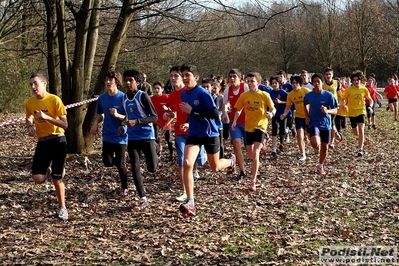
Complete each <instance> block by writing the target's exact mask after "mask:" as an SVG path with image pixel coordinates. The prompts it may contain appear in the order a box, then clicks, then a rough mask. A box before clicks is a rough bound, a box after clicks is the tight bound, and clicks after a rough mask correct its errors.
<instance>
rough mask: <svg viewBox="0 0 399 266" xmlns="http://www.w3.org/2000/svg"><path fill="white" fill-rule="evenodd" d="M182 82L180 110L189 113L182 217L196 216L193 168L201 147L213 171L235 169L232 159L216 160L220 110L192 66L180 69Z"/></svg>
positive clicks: (217, 156) (181, 206) (181, 208)
mask: <svg viewBox="0 0 399 266" xmlns="http://www.w3.org/2000/svg"><path fill="white" fill-rule="evenodd" d="M181 73H182V77H183V83H184V85H186V88H187V89H186V90H185V91H183V92H182V94H181V95H180V98H181V99H182V102H181V103H180V104H179V106H180V109H181V110H182V111H183V112H185V113H187V114H188V122H189V128H188V137H187V141H186V146H185V147H184V165H183V178H184V181H185V182H184V185H185V187H186V192H187V202H186V203H185V204H181V205H180V207H179V209H180V211H181V212H182V213H183V214H185V215H195V214H196V210H197V209H196V207H195V204H194V181H193V166H194V163H195V160H196V158H197V155H198V152H199V151H200V146H202V145H204V147H205V151H206V152H207V156H208V162H209V165H210V167H211V169H212V171H213V172H216V171H219V170H221V169H224V168H227V167H232V168H233V170H234V168H235V162H236V159H235V156H234V155H232V157H231V159H223V158H222V159H219V148H220V144H219V131H218V127H217V125H216V123H215V119H219V111H218V109H217V108H216V105H215V102H214V100H213V98H212V95H211V93H210V92H209V91H207V90H205V89H204V88H202V87H201V86H199V85H198V84H197V82H198V79H199V72H198V70H197V67H196V66H194V65H188V64H184V65H182V66H181Z"/></svg>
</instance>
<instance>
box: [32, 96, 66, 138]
mask: <svg viewBox="0 0 399 266" xmlns="http://www.w3.org/2000/svg"><path fill="white" fill-rule="evenodd" d="M25 108H26V117H27V118H29V117H31V116H32V115H33V116H34V121H35V127H36V136H37V138H38V139H40V138H43V137H48V136H51V135H58V134H60V133H64V129H63V128H61V127H57V126H55V125H53V124H51V123H50V122H47V121H45V120H42V119H39V118H38V117H37V116H36V114H35V111H36V110H39V111H42V112H43V113H45V114H46V115H48V116H51V117H53V118H55V119H60V117H61V116H63V115H66V114H67V112H66V109H65V106H64V104H63V103H62V101H61V99H60V98H59V97H58V96H56V95H54V94H51V93H46V95H45V96H44V98H43V99H37V98H36V96H33V97H32V98H30V99H28V100H27V101H26V104H25Z"/></svg>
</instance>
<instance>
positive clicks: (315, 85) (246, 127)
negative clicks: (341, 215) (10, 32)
mask: <svg viewBox="0 0 399 266" xmlns="http://www.w3.org/2000/svg"><path fill="white" fill-rule="evenodd" d="M169 74H170V80H169V81H170V83H171V84H172V86H173V88H174V89H173V91H172V92H171V93H170V94H164V93H163V91H164V85H163V83H161V82H155V83H154V84H153V91H154V93H153V95H152V96H151V97H150V96H149V95H148V94H147V93H145V92H143V91H141V90H140V89H139V88H140V86H139V85H140V82H141V74H140V73H139V72H138V71H135V70H126V71H125V72H124V73H123V76H122V75H121V74H120V73H119V72H118V71H115V70H110V71H108V72H107V73H106V75H105V86H106V88H107V91H106V92H105V93H103V94H102V95H100V97H99V98H98V102H97V109H96V112H97V118H96V120H95V122H94V125H93V126H92V128H91V133H92V134H98V133H99V129H100V124H101V123H102V159H103V163H104V165H105V166H106V167H112V166H114V165H115V166H116V167H117V169H118V172H119V176H120V183H121V186H120V189H119V194H120V196H122V197H125V196H127V195H128V194H129V189H128V171H127V166H126V155H125V154H126V151H127V152H128V154H129V158H130V163H131V168H132V175H133V180H134V184H135V188H136V191H137V193H138V195H139V197H140V199H139V201H138V204H137V205H136V206H135V209H136V210H143V209H145V208H147V207H148V206H149V202H148V200H147V197H146V192H145V188H144V183H143V178H142V174H141V169H140V158H141V154H144V156H145V162H146V169H147V170H148V171H149V172H155V171H156V170H157V168H158V161H159V159H160V158H161V157H160V156H159V155H160V154H161V152H162V150H163V147H162V143H163V141H162V140H161V139H160V135H163V136H164V138H165V142H166V143H167V147H168V154H167V155H168V156H163V157H162V158H163V159H166V160H168V161H171V162H173V161H174V150H175V151H176V154H177V163H178V172H179V177H180V183H181V193H179V195H178V196H177V197H176V200H177V201H181V202H182V204H181V205H180V206H179V210H180V212H181V213H182V214H184V215H195V214H196V205H195V202H194V180H195V178H199V172H198V169H197V167H198V165H204V164H205V162H206V161H207V162H208V163H209V165H210V168H211V169H212V171H213V172H216V171H220V170H222V169H227V173H228V174H229V175H232V174H234V173H235V172H236V165H237V166H238V170H239V175H238V176H239V177H240V178H244V177H246V176H247V170H246V168H245V163H244V154H243V151H242V145H243V144H244V146H245V151H246V154H247V156H248V158H249V159H250V160H251V171H250V173H251V181H250V182H249V190H251V191H256V190H257V186H256V182H257V175H258V169H259V166H260V161H259V157H260V153H261V152H262V151H267V145H268V144H267V142H266V140H267V139H268V138H269V135H268V133H267V129H268V124H269V123H270V124H271V139H272V149H271V153H270V154H271V156H272V158H276V157H277V148H278V149H279V150H280V151H283V150H284V149H285V147H284V145H285V143H286V142H287V141H288V136H289V134H290V132H291V134H292V135H293V136H294V137H296V139H297V143H298V148H299V154H298V160H300V161H305V160H306V159H307V156H306V152H305V151H306V150H305V143H306V141H305V139H308V140H309V141H310V145H311V147H312V148H313V151H314V152H315V153H316V154H319V161H318V165H317V169H316V170H317V171H318V173H320V174H321V175H325V174H326V172H325V170H324V162H325V160H326V157H327V155H328V149H332V148H334V145H335V142H338V143H342V142H343V136H342V133H341V129H342V127H345V123H344V122H345V121H346V117H349V119H350V125H351V128H352V131H353V133H354V134H356V135H357V136H358V143H357V147H358V149H357V151H356V155H357V156H362V155H363V154H364V149H363V145H364V129H365V125H366V117H367V118H368V119H370V120H369V122H368V123H369V127H370V128H371V127H372V128H374V129H375V128H376V125H375V116H374V114H375V105H376V101H377V98H376V97H381V98H382V96H381V95H380V94H378V92H377V91H376V86H375V80H374V78H373V77H369V78H368V79H365V77H364V75H363V73H362V72H361V71H354V72H353V73H352V74H351V76H350V82H351V85H350V86H346V85H345V84H341V82H339V81H338V80H336V79H334V78H333V74H334V72H333V69H331V68H327V69H326V70H325V71H324V74H319V73H316V74H313V75H312V77H311V78H309V76H308V73H307V71H302V73H301V74H300V75H293V76H291V77H290V79H289V80H288V77H287V75H286V73H285V72H284V71H279V72H278V73H277V75H276V76H272V77H270V79H269V80H268V81H269V84H270V86H268V84H263V83H262V77H261V75H260V74H259V73H257V72H250V73H248V74H247V75H246V76H245V77H243V76H242V74H241V72H240V71H239V70H238V69H231V70H230V71H229V74H228V78H227V79H228V80H227V84H226V85H225V86H224V85H222V84H221V83H220V82H219V81H218V80H216V79H203V80H200V74H199V71H198V69H197V67H196V66H195V65H191V64H184V65H182V66H174V67H172V68H171V69H170V72H169ZM123 83H124V87H125V88H126V93H123V92H121V88H122V85H123ZM46 84H47V80H46V79H45V77H44V76H43V75H40V74H36V75H33V76H32V77H31V79H30V85H31V88H32V91H33V93H34V94H35V95H34V97H32V98H31V99H30V100H28V101H27V104H26V110H27V112H26V117H27V119H26V126H27V128H28V133H29V135H31V136H33V135H35V133H36V135H37V137H38V139H39V141H38V144H37V148H36V151H35V155H34V158H33V167H32V174H33V179H34V181H35V182H37V183H41V182H43V181H44V180H45V179H46V178H47V177H49V176H50V175H51V176H52V178H53V183H54V186H55V188H56V192H57V198H58V201H59V205H60V209H59V213H58V216H59V218H61V219H67V218H68V212H67V210H66V207H65V192H64V191H65V188H64V185H63V183H62V177H63V175H64V173H65V170H64V164H65V156H66V141H65V136H64V130H65V129H66V128H67V126H68V124H67V120H66V111H65V107H64V106H63V104H62V101H61V100H60V99H59V98H58V97H57V96H54V95H52V94H50V93H47V92H46ZM384 93H385V95H386V96H387V97H388V102H389V108H391V109H392V110H393V111H394V112H395V118H394V119H395V120H397V97H398V94H399V89H398V86H396V85H394V84H392V86H387V88H386V90H385V91H384ZM378 95H379V96H378ZM172 126H173V133H172ZM173 135H174V145H173V142H172V136H173ZM227 139H230V140H231V143H232V146H233V154H231V155H230V157H229V159H227V158H226V157H227V155H226V154H225V150H224V145H223V143H224V142H225V141H227ZM277 143H279V144H277ZM60 146H61V147H62V149H60ZM173 146H175V147H173ZM49 151H51V152H49ZM50 164H51V168H50Z"/></svg>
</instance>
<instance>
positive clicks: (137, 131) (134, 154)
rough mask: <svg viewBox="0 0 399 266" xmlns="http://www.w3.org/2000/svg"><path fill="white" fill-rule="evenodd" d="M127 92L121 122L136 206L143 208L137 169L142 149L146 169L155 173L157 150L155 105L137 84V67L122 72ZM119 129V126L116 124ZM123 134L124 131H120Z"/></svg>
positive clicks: (138, 79) (141, 181) (124, 97)
mask: <svg viewBox="0 0 399 266" xmlns="http://www.w3.org/2000/svg"><path fill="white" fill-rule="evenodd" d="M123 78H124V81H125V87H126V90H127V91H126V94H125V95H124V96H123V107H124V108H125V113H126V118H125V120H124V121H123V123H122V125H127V127H128V129H127V135H128V138H129V142H128V146H127V150H128V153H129V157H130V164H131V166H132V172H133V181H134V184H135V186H136V190H137V193H138V194H139V197H140V200H139V203H138V205H137V206H136V207H135V209H136V210H143V209H145V208H147V207H148V206H149V203H148V200H147V197H146V193H145V189H144V184H143V178H142V176H141V170H140V157H141V152H143V153H144V156H145V162H146V166H147V170H148V171H149V172H151V173H154V172H155V171H156V170H157V168H158V156H157V154H156V149H155V146H156V142H155V133H154V127H153V126H152V123H153V122H156V121H157V120H158V115H157V113H156V111H155V107H154V105H153V104H152V102H151V99H150V97H149V96H148V94H147V93H145V92H143V91H141V90H139V89H138V88H137V85H138V84H139V82H140V81H141V74H140V72H138V71H136V70H126V71H125V72H124V73H123ZM119 130H120V131H121V130H122V127H120V128H119ZM120 133H121V134H122V135H123V131H122V132H120Z"/></svg>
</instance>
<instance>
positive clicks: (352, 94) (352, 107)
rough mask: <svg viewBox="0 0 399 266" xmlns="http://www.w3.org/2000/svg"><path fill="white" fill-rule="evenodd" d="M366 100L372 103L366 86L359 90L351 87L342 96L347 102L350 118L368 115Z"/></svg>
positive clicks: (361, 86)
mask: <svg viewBox="0 0 399 266" xmlns="http://www.w3.org/2000/svg"><path fill="white" fill-rule="evenodd" d="M364 98H367V99H368V100H369V101H372V99H371V97H370V92H369V90H368V89H367V88H366V86H364V85H360V87H359V88H356V87H355V86H350V87H349V88H347V89H346V90H345V91H344V93H343V94H342V99H344V100H346V103H347V105H348V116H349V117H356V116H359V115H367V112H366V103H365V101H364Z"/></svg>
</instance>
